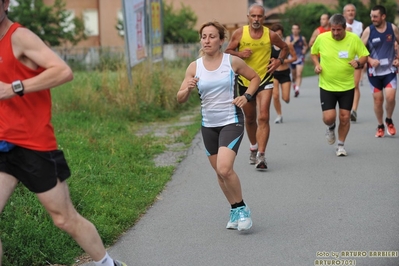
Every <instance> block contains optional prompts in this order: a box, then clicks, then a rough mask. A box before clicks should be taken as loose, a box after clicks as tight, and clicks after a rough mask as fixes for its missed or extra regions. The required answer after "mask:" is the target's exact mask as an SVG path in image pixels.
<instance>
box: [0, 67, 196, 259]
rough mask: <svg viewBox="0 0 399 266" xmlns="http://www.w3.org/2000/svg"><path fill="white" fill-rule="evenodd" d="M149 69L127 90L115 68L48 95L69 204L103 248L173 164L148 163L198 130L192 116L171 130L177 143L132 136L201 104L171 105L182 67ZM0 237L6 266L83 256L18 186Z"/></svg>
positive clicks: (138, 72) (149, 199) (136, 74)
mask: <svg viewBox="0 0 399 266" xmlns="http://www.w3.org/2000/svg"><path fill="white" fill-rule="evenodd" d="M151 68H152V69H151V70H149V66H148V65H145V64H142V65H141V66H139V67H136V68H135V69H134V71H133V81H134V82H133V84H132V85H130V84H129V83H128V80H127V77H126V75H125V73H126V71H125V70H124V69H123V68H122V67H121V69H120V70H118V71H107V70H102V71H97V72H90V73H87V72H78V73H75V80H74V81H73V82H71V83H68V84H65V85H63V86H61V87H59V88H56V89H54V90H52V95H53V102H54V104H53V124H54V127H55V129H56V136H57V139H58V145H59V149H60V150H63V152H64V154H65V156H66V158H67V161H68V163H69V166H70V168H71V172H72V176H71V178H70V179H68V184H69V187H70V193H71V198H72V200H73V204H74V206H75V207H76V208H77V210H78V211H79V212H80V213H81V214H82V215H83V216H85V217H86V218H88V219H89V220H90V221H92V222H93V223H94V224H95V225H96V227H97V229H98V231H99V233H100V235H101V237H102V239H103V241H104V243H105V245H106V246H109V245H112V244H113V243H114V242H115V241H116V239H117V238H118V237H119V236H120V235H121V234H123V233H124V232H125V231H126V230H127V229H128V228H130V227H131V226H132V225H134V223H135V222H136V221H137V219H139V218H140V216H141V215H143V214H144V213H145V212H146V209H147V208H148V207H149V206H150V205H151V204H152V203H153V202H154V200H155V199H156V196H157V195H158V194H159V193H160V192H161V191H162V189H163V188H164V186H165V184H166V183H167V182H168V181H169V180H170V178H171V176H172V174H173V171H174V167H173V166H165V167H156V166H155V164H154V162H153V160H152V158H154V157H155V156H156V155H157V154H160V153H162V152H163V151H164V150H165V149H166V146H165V144H167V143H170V142H171V141H179V142H180V141H181V142H184V143H185V144H186V145H189V144H190V142H191V140H192V139H193V137H194V135H195V134H196V133H197V132H198V130H199V127H200V123H199V120H198V118H196V120H195V121H196V123H195V124H193V125H192V126H188V127H185V128H184V129H182V128H179V129H172V130H179V131H182V134H181V135H180V136H179V137H178V139H177V140H171V139H170V138H168V137H155V136H154V134H152V132H150V133H149V134H146V135H142V136H141V135H140V136H137V135H136V134H135V133H136V132H137V131H138V130H139V129H140V128H142V127H143V126H144V125H147V124H148V123H149V122H153V121H159V122H163V123H166V122H167V121H170V122H173V121H175V120H176V119H177V117H178V116H179V115H180V114H181V113H182V112H187V111H188V110H190V108H193V107H195V106H198V102H199V101H198V96H197V95H195V94H193V95H192V97H191V98H190V101H189V103H188V104H186V105H179V104H177V102H176V92H177V90H178V89H179V87H180V82H181V80H182V79H183V76H184V69H183V68H182V67H178V66H176V67H175V66H166V67H165V68H162V67H161V66H156V65H154V66H152V67H151ZM198 116H199V113H198ZM0 235H1V239H2V242H3V249H4V257H3V265H4V266H10V265H32V266H33V265H52V264H63V265H72V264H74V262H75V258H77V257H78V256H80V255H82V253H83V251H82V250H81V249H80V247H79V246H78V245H77V244H76V243H75V242H74V241H73V240H72V239H71V238H70V237H69V236H68V235H67V234H65V233H63V232H62V231H60V230H59V229H58V228H56V227H55V226H54V225H53V223H52V221H51V219H50V217H49V215H48V214H47V213H46V211H45V210H44V209H43V208H42V206H41V205H40V204H39V203H38V201H37V198H36V197H35V195H34V194H33V193H30V192H29V191H28V190H27V189H26V188H24V187H23V186H22V185H19V186H18V187H17V189H16V191H15V193H14V194H13V196H12V197H11V198H10V201H9V202H8V204H7V206H6V207H5V209H4V211H3V213H2V216H1V223H0Z"/></svg>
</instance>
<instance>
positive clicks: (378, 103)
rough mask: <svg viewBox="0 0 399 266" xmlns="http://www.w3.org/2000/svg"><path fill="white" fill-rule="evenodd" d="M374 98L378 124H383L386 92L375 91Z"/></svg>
mask: <svg viewBox="0 0 399 266" xmlns="http://www.w3.org/2000/svg"><path fill="white" fill-rule="evenodd" d="M373 98H374V113H375V116H376V118H377V122H378V125H382V124H383V116H384V109H383V104H384V94H383V92H382V91H379V92H375V93H374V94H373Z"/></svg>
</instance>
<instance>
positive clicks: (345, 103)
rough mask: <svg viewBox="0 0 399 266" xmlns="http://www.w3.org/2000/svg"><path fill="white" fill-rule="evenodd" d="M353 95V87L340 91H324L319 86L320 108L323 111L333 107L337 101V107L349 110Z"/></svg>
mask: <svg viewBox="0 0 399 266" xmlns="http://www.w3.org/2000/svg"><path fill="white" fill-rule="evenodd" d="M354 95H355V89H354V88H353V89H350V90H347V91H342V92H335V91H326V90H324V89H323V88H320V103H321V109H322V110H323V111H327V110H331V109H335V107H336V105H337V103H338V106H339V109H343V110H348V111H351V110H352V104H353V97H354Z"/></svg>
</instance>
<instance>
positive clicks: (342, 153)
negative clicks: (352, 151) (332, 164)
mask: <svg viewBox="0 0 399 266" xmlns="http://www.w3.org/2000/svg"><path fill="white" fill-rule="evenodd" d="M336 154H337V156H338V157H342V156H347V155H348V154H347V153H346V150H345V148H344V146H342V145H338V147H337V152H336Z"/></svg>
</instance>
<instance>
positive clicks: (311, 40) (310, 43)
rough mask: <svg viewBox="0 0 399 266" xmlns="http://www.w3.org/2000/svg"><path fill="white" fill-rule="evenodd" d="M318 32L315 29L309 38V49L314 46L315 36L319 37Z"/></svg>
mask: <svg viewBox="0 0 399 266" xmlns="http://www.w3.org/2000/svg"><path fill="white" fill-rule="evenodd" d="M319 34H320V31H319V29H315V30H314V31H313V33H312V36H311V37H310V40H309V47H312V45H313V44H314V41H315V40H316V38H317V36H319Z"/></svg>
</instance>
